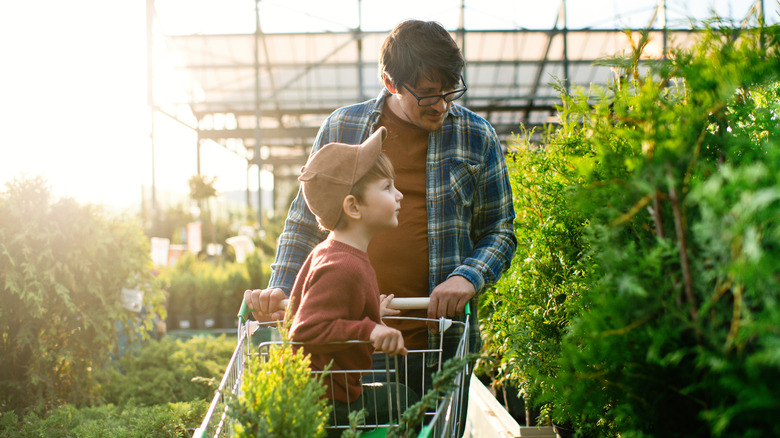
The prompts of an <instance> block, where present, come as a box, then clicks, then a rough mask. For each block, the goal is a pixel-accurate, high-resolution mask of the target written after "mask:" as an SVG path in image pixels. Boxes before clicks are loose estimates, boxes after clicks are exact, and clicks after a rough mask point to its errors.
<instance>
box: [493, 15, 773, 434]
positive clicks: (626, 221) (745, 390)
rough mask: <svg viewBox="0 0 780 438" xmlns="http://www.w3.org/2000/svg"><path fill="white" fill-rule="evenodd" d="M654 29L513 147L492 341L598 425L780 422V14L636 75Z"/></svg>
mask: <svg viewBox="0 0 780 438" xmlns="http://www.w3.org/2000/svg"><path fill="white" fill-rule="evenodd" d="M646 43H647V40H646V39H643V40H641V41H640V42H639V45H638V46H637V49H636V51H635V53H633V55H632V57H631V58H630V59H628V60H619V59H618V60H608V61H605V62H607V63H609V64H611V65H613V66H614V68H615V69H616V71H618V72H620V73H621V74H620V75H619V78H618V79H617V80H616V82H614V83H613V84H611V85H610V86H609V87H608V88H607V89H598V88H593V89H591V90H589V92H588V94H587V95H583V94H573V95H572V94H569V93H567V92H565V91H563V90H562V99H563V105H562V108H561V114H560V118H561V121H562V123H561V126H560V128H559V129H558V130H557V131H555V132H553V133H551V135H549V136H547V137H546V139H545V142H546V144H545V145H544V146H543V147H542V148H540V150H539V151H538V153H537V154H538V155H533V154H532V153H530V152H527V151H521V153H519V154H518V155H517V156H518V157H519V161H518V164H519V169H518V168H517V167H516V168H515V169H514V170H513V174H514V175H515V188H516V190H517V191H516V192H515V197H516V199H515V203H516V206H520V208H518V212H519V214H518V224H517V225H518V230H517V233H518V238H519V240H521V241H522V242H524V243H525V245H524V244H522V243H521V244H520V245H518V257H516V259H515V263H514V264H513V266H512V271H511V272H510V273H509V274H507V275H506V276H505V278H504V279H502V281H501V282H500V283H499V284H498V286H497V287H496V289H495V290H494V291H493V292H492V295H489V297H490V300H489V302H488V303H486V306H485V307H486V309H487V310H488V311H491V310H492V311H493V313H492V316H490V318H491V319H489V321H490V322H489V323H488V324H487V327H486V329H487V330H486V332H488V333H491V336H492V337H493V339H489V344H490V345H493V346H494V347H493V348H494V349H495V351H496V354H498V355H499V356H502V357H501V359H502V360H503V366H504V367H505V368H504V369H501V370H500V372H501V373H503V375H504V376H506V377H508V378H509V380H511V381H513V382H515V383H516V384H517V385H518V386H519V387H520V388H521V389H522V390H523V391H525V393H526V394H531V395H534V396H536V397H537V398H536V401H541V402H543V403H544V404H545V406H546V407H547V409H548V412H549V413H550V416H551V418H552V420H553V421H557V422H564V423H566V424H569V425H573V426H575V428H577V429H579V430H580V431H582V432H589V433H590V434H591V435H593V436H598V435H600V436H617V435H618V434H619V435H620V436H621V437H632V436H633V437H638V436H658V437H661V436H663V437H666V436H775V435H779V434H780V426H778V425H777V423H776V422H774V420H773V418H772V416H771V414H770V413H771V412H778V411H780V399H778V398H777V397H775V396H773V395H772V394H776V393H777V392H778V391H780V383H778V382H780V380H779V379H778V375H780V361H778V360H777V357H778V356H777V351H778V348H777V347H778V346H780V332H778V330H777V327H780V308H779V307H778V300H779V299H780V276H778V274H777V273H778V272H780V257H777V254H778V253H780V225H778V224H780V221H778V218H780V181H778V179H779V178H780V148H778V139H780V124H778V123H777V120H778V118H779V117H780V104H779V103H778V102H780V87H779V86H778V81H779V80H780V73H779V72H780V29H778V27H777V26H775V27H771V28H760V29H756V30H744V29H742V30H732V29H718V30H715V29H710V30H708V31H707V32H704V33H703V34H702V37H701V40H700V42H699V43H698V44H697V45H696V46H695V47H693V48H692V49H689V50H674V51H673V54H672V56H670V60H669V61H667V62H658V63H657V64H656V65H655V66H654V67H653V69H652V71H651V73H650V74H647V75H644V74H640V72H639V70H638V68H637V67H636V66H637V62H638V61H637V60H638V59H639V58H640V56H641V49H642V47H643V46H644V44H646ZM550 163H552V164H555V165H554V166H550V165H549V164H550ZM529 166H530V168H529ZM545 166H547V167H545ZM526 180H528V181H527V182H526ZM559 183H560V186H558V187H556V184H559ZM536 204H538V205H539V206H540V208H538V212H537V218H535V219H534V220H530V221H529V220H527V217H526V216H524V214H525V211H526V210H527V211H532V212H533V211H534V210H533V208H530V209H529V208H528V206H529V205H530V206H533V205H536ZM561 210H562V211H561ZM521 228H522V229H521ZM523 246H525V247H526V248H523ZM537 251H538V252H537ZM545 251H547V252H548V254H547V255H545ZM559 291H560V292H562V295H563V296H561V293H558V292H559ZM514 302H517V303H519V304H517V305H515V304H514ZM490 324H493V327H491V326H490ZM505 338H506V339H508V340H509V341H508V342H505V344H506V345H505V346H501V345H500V344H501V343H502V342H503V341H504V339H505ZM496 345H499V347H498V348H496V347H495V346H496ZM515 366H516V367H518V368H519V369H513V367H515Z"/></svg>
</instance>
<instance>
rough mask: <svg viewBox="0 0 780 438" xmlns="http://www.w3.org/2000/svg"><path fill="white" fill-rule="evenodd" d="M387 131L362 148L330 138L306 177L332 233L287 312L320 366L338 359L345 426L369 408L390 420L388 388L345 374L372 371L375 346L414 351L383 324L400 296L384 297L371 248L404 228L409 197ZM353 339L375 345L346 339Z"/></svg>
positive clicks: (335, 379)
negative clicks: (404, 202)
mask: <svg viewBox="0 0 780 438" xmlns="http://www.w3.org/2000/svg"><path fill="white" fill-rule="evenodd" d="M386 136H387V130H386V129H385V128H384V127H381V128H379V129H378V130H377V131H376V132H374V133H373V134H372V135H371V136H369V137H368V139H366V141H365V142H363V144H361V145H347V144H342V143H329V144H327V145H325V146H323V147H322V148H321V149H319V150H318V151H316V152H315V153H314V154H312V155H311V156H310V157H309V160H308V161H307V163H306V165H305V166H304V167H303V169H302V173H301V176H300V177H299V178H298V179H299V180H300V181H301V188H302V192H303V196H304V199H305V201H306V205H307V206H308V207H309V209H310V210H311V211H312V213H314V215H315V216H316V218H317V222H318V223H319V225H320V227H322V228H323V229H325V230H328V231H330V234H329V236H328V238H327V239H325V240H324V241H323V242H322V243H320V244H319V245H317V246H316V247H315V248H314V250H313V251H312V252H311V253H310V254H309V256H308V258H307V259H306V261H305V262H304V264H303V266H302V267H301V269H300V271H299V273H298V276H297V277H296V280H295V285H294V286H293V290H292V293H291V297H290V298H291V299H290V307H289V309H288V310H287V318H292V324H291V327H290V337H291V339H292V340H293V341H295V342H302V343H304V347H303V349H304V352H305V353H306V354H309V355H311V367H312V369H313V370H322V369H324V367H326V366H327V365H328V364H330V363H331V360H332V365H331V367H330V375H329V377H327V378H326V379H325V381H326V384H327V386H328V391H327V397H328V398H329V399H331V400H333V404H334V414H335V417H336V420H335V421H336V422H337V423H338V424H345V423H346V415H347V414H348V412H349V411H352V410H360V409H361V408H362V407H366V408H368V409H367V410H368V411H369V418H367V419H366V424H370V423H371V422H374V421H379V422H384V421H387V419H386V418H372V416H373V414H374V413H375V412H374V411H377V412H376V414H377V417H381V414H382V412H379V411H381V409H375V406H376V405H375V403H381V404H382V405H383V406H386V405H387V394H386V392H382V393H381V394H380V393H379V392H377V391H387V390H388V388H387V387H377V386H366V387H363V386H362V385H361V376H360V373H343V372H341V371H344V370H362V369H365V370H368V369H371V365H372V361H371V354H372V353H373V351H374V350H378V351H383V352H385V353H388V354H406V352H407V350H406V348H405V347H404V341H403V336H402V334H401V332H400V331H398V330H396V329H393V328H390V327H387V326H386V325H384V324H383V323H382V319H381V317H382V316H383V312H384V313H386V314H390V313H391V312H392V311H390V310H385V307H386V304H387V303H388V302H389V300H390V299H391V298H392V295H390V296H388V297H384V296H382V297H381V298H380V294H379V286H378V285H377V281H376V273H375V272H374V269H373V268H372V267H371V264H370V262H369V258H368V254H367V252H366V251H367V249H368V244H369V242H370V241H371V238H372V237H373V236H374V235H375V234H376V233H378V232H380V231H383V230H386V229H390V228H394V227H396V226H397V225H398V211H399V210H400V208H401V199H403V195H402V194H401V192H399V191H398V190H396V188H395V186H394V177H395V174H394V170H393V167H392V164H390V160H389V159H388V158H387V157H385V155H384V154H382V153H381V148H382V141H383V140H384V138H385V137H386ZM349 340H363V341H370V343H351V344H338V342H343V341H349ZM334 342H335V343H336V344H334ZM340 372H341V373H340ZM361 397H362V398H361ZM385 411H386V408H385ZM385 416H386V415H385ZM331 424H332V423H331Z"/></svg>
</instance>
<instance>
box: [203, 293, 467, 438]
mask: <svg viewBox="0 0 780 438" xmlns="http://www.w3.org/2000/svg"><path fill="white" fill-rule="evenodd" d="M427 306H428V299H427V298H422V299H415V298H396V299H393V301H392V302H391V304H390V307H391V308H395V309H421V308H427ZM249 313H250V311H249V309H248V307H247V305H246V303H243V305H242V306H241V311H240V312H239V314H238V317H239V318H238V331H237V345H236V348H235V350H234V351H233V354H232V356H231V358H230V361H229V362H228V365H227V368H226V370H225V374H224V375H223V376H222V380H221V381H220V383H219V386H218V388H217V389H216V391H215V393H214V397H213V399H212V401H211V404H210V405H209V408H208V410H207V411H206V415H205V417H204V419H203V421H202V423H201V425H200V427H198V428H197V429H196V430H195V432H194V434H193V438H205V437H231V436H233V435H234V434H233V428H234V421H235V420H234V419H233V418H231V416H230V415H229V412H228V411H229V409H230V406H229V404H228V400H230V398H231V397H237V396H240V393H241V384H242V378H243V376H244V373H248V372H251V371H250V370H249V361H250V358H252V357H253V356H258V357H259V358H260V360H261V361H262V360H263V359H264V358H267V357H268V349H269V348H271V346H273V345H278V344H281V343H282V341H281V336H280V335H279V334H278V332H277V331H276V330H275V329H273V328H272V327H275V326H276V324H277V323H271V324H261V323H258V322H256V321H250V320H249ZM469 317H470V315H469V311H468V306H467V311H466V316H465V318H464V321H457V320H452V319H448V318H440V319H438V320H436V319H425V318H408V317H385V320H388V319H414V320H417V321H419V322H421V323H426V324H429V325H430V324H434V325H435V326H436V327H438V330H437V333H438V335H439V336H438V339H439V342H438V344H439V345H438V346H434V348H428V349H421V350H409V352H408V353H407V355H406V356H390V355H386V354H381V353H380V354H375V355H374V361H375V364H374V367H373V368H372V369H360V370H340V371H333V372H326V373H325V375H324V376H323V379H330V380H331V386H333V385H332V384H333V382H334V381H336V380H337V379H341V381H342V382H343V381H344V380H345V379H347V376H348V375H350V374H352V375H354V374H355V373H358V374H359V375H360V377H361V381H362V382H363V385H364V387H365V386H371V385H378V384H379V383H377V382H382V383H383V384H387V383H391V385H388V390H387V391H385V393H386V395H384V396H383V397H386V400H381V399H380V400H378V401H380V402H382V403H377V399H370V398H369V400H368V401H366V400H365V399H366V397H361V398H360V400H359V401H356V402H355V403H351V404H350V403H347V405H348V410H349V411H354V410H360V409H365V410H366V411H367V412H368V415H367V416H366V417H367V418H368V419H373V421H366V422H365V423H364V424H363V425H361V426H360V428H361V437H364V438H375V437H384V436H385V433H386V431H387V429H388V428H390V427H394V426H396V425H397V424H398V418H399V417H400V414H401V413H403V411H404V409H405V408H406V407H407V406H410V405H411V404H413V403H414V402H416V401H417V399H418V397H420V396H422V395H423V393H424V391H426V390H427V389H429V388H430V386H431V382H430V376H431V373H432V372H435V371H438V370H440V369H441V364H442V362H443V356H444V354H445V339H449V340H451V339H456V340H457V342H456V343H454V344H453V346H452V348H454V351H452V352H449V354H452V355H454V357H455V358H460V359H463V358H464V357H465V356H466V354H467V352H468V329H469V326H468V318H469ZM261 328H263V331H264V332H265V333H270V336H266V338H265V339H264V340H261V341H258V340H257V337H256V336H254V337H253V334H255V333H256V332H257V331H258V330H259V329H261ZM445 334H447V337H446V338H445ZM348 342H350V343H353V342H354V343H359V342H365V341H348ZM253 344H255V345H253ZM293 344H295V343H293ZM468 366H469V365H468V363H466V362H464V364H463V365H462V366H461V367H460V368H459V369H458V370H457V371H456V373H455V376H454V382H453V383H454V385H452V386H453V388H452V389H450V390H448V391H446V392H445V393H444V394H443V395H441V396H440V397H439V398H438V400H437V401H436V402H435V403H432V406H430V407H429V408H427V410H426V412H425V419H424V421H423V425H422V427H420V428H418V429H417V431H416V434H417V436H418V438H428V437H436V438H439V437H456V436H457V434H458V433H459V431H460V430H461V429H462V425H461V424H460V422H461V421H462V418H465V415H461V414H462V410H463V409H466V406H464V404H463V403H462V397H461V396H462V394H461V391H463V388H464V387H465V384H466V382H465V379H466V378H467V376H468V372H467V371H468ZM423 370H426V371H423ZM315 373H318V372H315ZM410 388H412V389H410ZM377 398H379V397H378V396H377ZM334 412H335V410H334ZM344 423H345V422H344V421H343V419H338V418H336V416H335V415H334V413H333V412H332V413H331V416H330V420H329V422H328V425H327V429H329V431H330V434H331V435H332V434H333V433H338V431H339V430H344V429H347V428H348V427H349V426H348V424H344ZM339 436H340V434H339Z"/></svg>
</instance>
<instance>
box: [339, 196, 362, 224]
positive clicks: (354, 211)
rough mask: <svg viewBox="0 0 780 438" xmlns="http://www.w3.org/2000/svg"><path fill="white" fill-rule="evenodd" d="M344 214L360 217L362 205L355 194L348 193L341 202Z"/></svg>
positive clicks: (354, 217)
mask: <svg viewBox="0 0 780 438" xmlns="http://www.w3.org/2000/svg"><path fill="white" fill-rule="evenodd" d="M341 208H342V209H343V210H344V214H345V215H346V216H347V217H349V218H351V219H354V220H358V219H360V207H359V206H358V200H357V198H356V197H355V195H347V196H346V197H345V198H344V201H342V203H341Z"/></svg>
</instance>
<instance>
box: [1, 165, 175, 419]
mask: <svg viewBox="0 0 780 438" xmlns="http://www.w3.org/2000/svg"><path fill="white" fill-rule="evenodd" d="M151 268H152V264H151V258H150V255H149V247H148V243H147V240H146V239H145V238H144V236H143V233H142V232H141V229H140V227H139V226H138V225H137V224H135V223H133V222H130V221H126V220H122V219H119V218H114V217H109V216H108V215H107V214H105V213H104V212H103V211H101V210H100V209H99V208H97V207H94V206H89V205H87V206H84V205H79V204H77V203H76V202H75V201H73V200H72V199H67V198H66V199H60V200H53V199H52V196H51V193H50V190H49V188H48V186H47V185H46V184H45V182H44V181H43V180H42V179H41V178H32V179H21V180H19V179H16V180H13V181H12V182H10V183H8V184H7V185H6V191H5V192H4V193H2V194H0V301H2V306H0V411H7V410H16V411H18V412H19V413H23V411H25V410H26V409H28V408H29V407H32V406H38V405H43V406H45V407H47V408H48V407H52V406H56V405H58V404H61V403H73V404H76V405H83V404H85V403H89V402H90V401H91V400H92V399H93V397H94V396H95V390H96V383H95V382H96V381H95V376H98V375H100V374H101V373H102V372H103V371H104V370H105V369H106V367H107V366H108V363H109V359H110V354H111V353H112V352H115V351H116V349H117V347H118V344H117V338H118V336H119V332H120V331H121V332H122V335H123V336H126V337H127V338H128V339H129V340H130V341H131V342H132V340H133V339H136V338H138V337H143V336H145V333H146V332H147V331H148V330H151V328H152V319H153V317H154V316H155V315H162V316H163V317H164V316H165V315H164V312H165V309H164V308H163V306H162V300H163V295H162V293H161V292H160V290H159V288H158V287H157V286H156V283H155V281H154V278H153V277H152V274H151ZM136 287H137V288H140V289H142V290H143V291H144V292H145V295H144V308H145V311H144V312H142V313H134V312H130V311H128V310H126V309H125V308H124V307H123V306H122V302H121V291H122V288H136ZM118 326H119V327H122V328H118Z"/></svg>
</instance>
